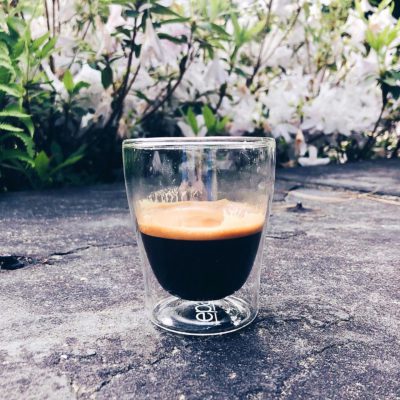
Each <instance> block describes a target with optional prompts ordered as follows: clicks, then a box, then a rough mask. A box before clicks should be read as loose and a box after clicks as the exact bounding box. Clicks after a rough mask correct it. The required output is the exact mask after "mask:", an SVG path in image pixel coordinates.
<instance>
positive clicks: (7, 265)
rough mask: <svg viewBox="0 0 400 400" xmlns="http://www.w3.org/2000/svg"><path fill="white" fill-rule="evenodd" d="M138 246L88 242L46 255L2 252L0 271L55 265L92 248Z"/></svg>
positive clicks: (135, 244)
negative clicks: (64, 258)
mask: <svg viewBox="0 0 400 400" xmlns="http://www.w3.org/2000/svg"><path fill="white" fill-rule="evenodd" d="M130 246H133V247H135V246H137V243H136V241H132V243H112V244H108V243H101V244H88V245H86V246H81V247H76V248H74V249H71V250H67V251H57V252H54V253H51V254H49V255H48V256H45V257H35V256H29V255H20V254H0V272H1V271H15V270H18V269H22V268H26V267H29V266H35V265H40V264H42V265H44V264H47V265H53V264H54V262H55V261H58V260H60V259H62V257H64V256H69V255H72V254H76V253H79V252H81V251H85V250H88V249H91V248H102V249H106V250H108V249H116V248H121V247H130Z"/></svg>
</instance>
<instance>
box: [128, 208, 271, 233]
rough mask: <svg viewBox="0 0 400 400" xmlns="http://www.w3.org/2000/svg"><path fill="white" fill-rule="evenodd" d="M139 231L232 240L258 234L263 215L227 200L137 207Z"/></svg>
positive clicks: (258, 211) (254, 209) (262, 223)
mask: <svg viewBox="0 0 400 400" xmlns="http://www.w3.org/2000/svg"><path fill="white" fill-rule="evenodd" d="M136 218H137V223H138V226H139V230H140V232H142V233H144V234H146V235H150V236H155V237H160V238H165V239H177V240H222V239H233V238H239V237H243V236H247V235H252V234H255V233H257V232H260V231H261V230H262V229H263V225H264V221H265V215H264V213H263V212H261V211H260V210H258V209H257V208H256V207H253V206H251V205H248V204H245V203H238V202H233V201H229V200H218V201H181V202H172V203H157V202H152V201H148V200H142V201H139V202H138V203H137V205H136Z"/></svg>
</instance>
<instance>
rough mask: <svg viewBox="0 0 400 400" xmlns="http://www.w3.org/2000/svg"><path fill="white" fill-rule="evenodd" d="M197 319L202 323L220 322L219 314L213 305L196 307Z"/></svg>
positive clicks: (206, 304) (204, 304) (200, 304)
mask: <svg viewBox="0 0 400 400" xmlns="http://www.w3.org/2000/svg"><path fill="white" fill-rule="evenodd" d="M195 310H196V319H197V321H200V322H218V319H217V313H218V311H217V310H216V309H215V306H214V304H213V303H199V304H197V306H196V307H195Z"/></svg>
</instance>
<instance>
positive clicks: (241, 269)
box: [137, 200, 264, 301]
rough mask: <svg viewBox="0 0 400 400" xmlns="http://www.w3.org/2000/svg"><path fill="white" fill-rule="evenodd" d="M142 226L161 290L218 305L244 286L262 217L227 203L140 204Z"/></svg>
mask: <svg viewBox="0 0 400 400" xmlns="http://www.w3.org/2000/svg"><path fill="white" fill-rule="evenodd" d="M141 203H142V204H141V207H140V209H139V212H138V213H137V216H138V226H139V232H140V236H141V239H142V242H143V246H144V249H145V251H146V254H147V258H148V260H149V262H150V265H151V268H152V270H153V272H154V275H155V276H156V278H157V280H158V282H159V283H160V285H161V286H162V287H163V288H164V289H165V290H166V291H168V292H169V293H171V294H173V295H175V296H177V297H180V298H182V299H186V300H203V301H205V300H217V299H221V298H223V297H226V296H229V295H231V294H233V293H234V292H236V291H237V290H239V289H240V288H241V287H242V286H243V284H244V283H245V282H246V280H247V278H248V276H249V274H250V272H251V269H252V266H253V263H254V259H255V257H256V254H257V250H258V246H259V243H260V239H261V231H262V228H263V223H264V216H263V215H262V214H261V213H260V212H258V211H257V210H256V209H255V208H253V207H251V206H248V205H246V204H243V203H235V202H230V201H227V200H221V201H214V202H179V203H178V202H177V203H150V202H141Z"/></svg>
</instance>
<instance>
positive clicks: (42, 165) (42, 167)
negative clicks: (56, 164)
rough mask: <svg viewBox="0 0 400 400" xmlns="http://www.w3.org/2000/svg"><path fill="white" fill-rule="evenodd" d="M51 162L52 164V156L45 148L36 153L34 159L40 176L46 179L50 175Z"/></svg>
mask: <svg viewBox="0 0 400 400" xmlns="http://www.w3.org/2000/svg"><path fill="white" fill-rule="evenodd" d="M49 164H50V158H49V157H48V156H47V154H46V153H45V152H44V151H43V150H42V151H41V152H39V153H38V154H36V157H35V159H34V167H35V171H36V173H37V174H38V176H39V178H41V179H43V180H44V179H46V178H47V177H48V174H49Z"/></svg>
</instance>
